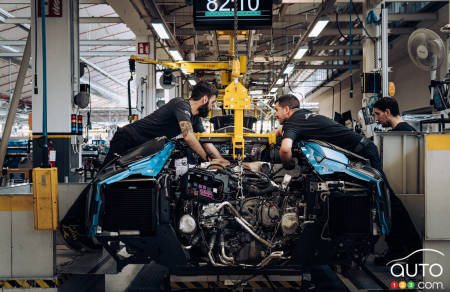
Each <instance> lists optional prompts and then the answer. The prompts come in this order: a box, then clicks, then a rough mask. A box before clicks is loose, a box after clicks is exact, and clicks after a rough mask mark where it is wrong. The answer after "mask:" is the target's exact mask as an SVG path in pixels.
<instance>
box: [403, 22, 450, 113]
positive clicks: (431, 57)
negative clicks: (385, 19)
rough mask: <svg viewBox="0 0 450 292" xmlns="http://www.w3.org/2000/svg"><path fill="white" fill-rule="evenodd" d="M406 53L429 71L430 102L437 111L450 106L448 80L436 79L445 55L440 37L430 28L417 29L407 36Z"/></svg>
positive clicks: (417, 64) (420, 66)
mask: <svg viewBox="0 0 450 292" xmlns="http://www.w3.org/2000/svg"><path fill="white" fill-rule="evenodd" d="M408 53H409V57H410V58H411V60H412V61H413V63H414V64H415V65H416V66H417V67H419V68H420V69H422V70H425V71H429V72H430V77H431V84H430V91H431V94H430V102H431V104H432V105H433V106H434V108H435V109H436V110H437V111H441V110H446V109H448V108H449V107H450V101H449V96H448V84H449V83H450V82H449V81H448V80H447V81H439V80H436V75H437V71H438V69H439V67H440V66H441V65H442V62H443V61H444V59H445V58H446V57H447V56H446V50H445V46H444V42H443V41H442V39H441V38H440V37H439V35H438V34H437V33H435V32H434V31H432V30H429V29H426V28H420V29H417V30H415V31H414V32H413V33H412V34H411V35H410V36H409V39H408Z"/></svg>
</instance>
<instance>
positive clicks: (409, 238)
mask: <svg viewBox="0 0 450 292" xmlns="http://www.w3.org/2000/svg"><path fill="white" fill-rule="evenodd" d="M275 109H276V113H275V117H276V118H277V120H278V122H279V123H280V124H281V125H282V128H279V129H277V130H276V134H277V136H282V141H281V147H280V158H281V160H282V161H283V163H284V165H285V167H286V166H287V168H292V167H293V166H294V165H293V160H292V151H291V150H292V146H293V144H294V143H298V141H299V140H307V139H318V140H322V141H325V142H328V143H331V144H334V145H336V146H339V147H341V148H344V149H346V150H349V151H352V152H354V153H356V154H358V155H360V156H362V157H364V158H366V159H369V161H370V164H371V165H372V167H374V168H375V169H377V170H378V171H379V172H380V173H381V175H382V176H383V178H384V180H385V181H386V183H387V184H388V185H389V183H388V182H387V179H386V176H385V175H384V172H383V170H382V166H381V159H380V156H379V154H378V148H377V146H375V144H374V143H373V142H372V141H370V140H369V139H367V138H365V137H363V136H361V135H359V134H357V133H355V132H353V131H352V130H351V129H349V128H346V127H345V126H343V125H341V124H338V123H337V122H335V121H333V120H332V119H330V118H327V117H325V116H322V115H318V114H314V113H312V112H311V111H309V110H305V109H300V104H299V101H298V99H297V97H295V96H294V95H291V94H289V95H284V96H281V97H280V98H278V99H277V100H276V101H275ZM390 200H391V213H392V215H391V216H392V217H391V221H392V222H391V230H390V233H389V234H388V235H387V236H386V243H387V244H388V247H389V252H388V253H387V254H386V255H385V256H383V257H379V258H377V259H376V262H375V263H376V264H379V265H384V264H386V263H387V262H389V261H390V260H393V259H396V258H399V257H401V256H406V255H408V254H409V253H411V252H413V251H415V250H417V249H420V248H421V246H422V241H421V239H420V236H419V234H418V233H417V230H416V229H415V227H414V224H413V222H412V221H411V218H410V217H409V214H408V212H407V210H406V209H405V207H404V206H403V204H402V202H401V201H400V199H399V198H398V197H397V196H396V195H395V194H394V192H393V191H392V190H391V191H390ZM405 251H407V252H408V253H407V254H405Z"/></svg>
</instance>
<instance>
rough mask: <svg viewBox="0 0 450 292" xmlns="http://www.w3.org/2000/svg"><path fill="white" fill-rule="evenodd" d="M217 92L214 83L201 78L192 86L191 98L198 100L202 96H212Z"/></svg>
mask: <svg viewBox="0 0 450 292" xmlns="http://www.w3.org/2000/svg"><path fill="white" fill-rule="evenodd" d="M215 92H217V89H216V87H215V86H214V85H212V84H211V83H209V82H208V81H205V80H202V81H199V82H198V83H197V84H196V85H195V86H194V88H192V93H191V99H193V100H199V99H201V98H202V97H203V96H205V95H206V96H208V99H209V98H210V97H211V96H213V95H214V94H215ZM216 95H217V94H216Z"/></svg>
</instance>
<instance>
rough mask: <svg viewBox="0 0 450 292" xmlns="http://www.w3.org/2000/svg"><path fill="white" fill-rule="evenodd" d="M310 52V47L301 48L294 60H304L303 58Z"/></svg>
mask: <svg viewBox="0 0 450 292" xmlns="http://www.w3.org/2000/svg"><path fill="white" fill-rule="evenodd" d="M307 51H308V47H306V46H305V47H300V48H299V49H298V51H297V53H296V54H295V56H294V59H297V60H298V59H301V58H303V56H304V55H305V54H306V52H307Z"/></svg>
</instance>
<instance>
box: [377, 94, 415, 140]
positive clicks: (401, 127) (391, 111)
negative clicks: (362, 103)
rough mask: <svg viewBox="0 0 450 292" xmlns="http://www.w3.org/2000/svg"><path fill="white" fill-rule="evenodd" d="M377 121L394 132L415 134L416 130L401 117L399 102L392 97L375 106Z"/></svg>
mask: <svg viewBox="0 0 450 292" xmlns="http://www.w3.org/2000/svg"><path fill="white" fill-rule="evenodd" d="M373 111H374V113H375V120H376V121H377V122H378V123H380V124H381V125H382V126H383V127H385V128H386V127H391V128H392V131H405V132H410V131H413V132H415V131H416V129H414V128H413V127H411V126H410V125H409V124H408V123H407V122H405V121H404V120H403V119H402V117H401V116H400V111H399V109H398V103H397V101H396V100H395V99H394V98H392V97H383V98H381V99H379V100H377V101H376V102H375V104H374V105H373Z"/></svg>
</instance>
